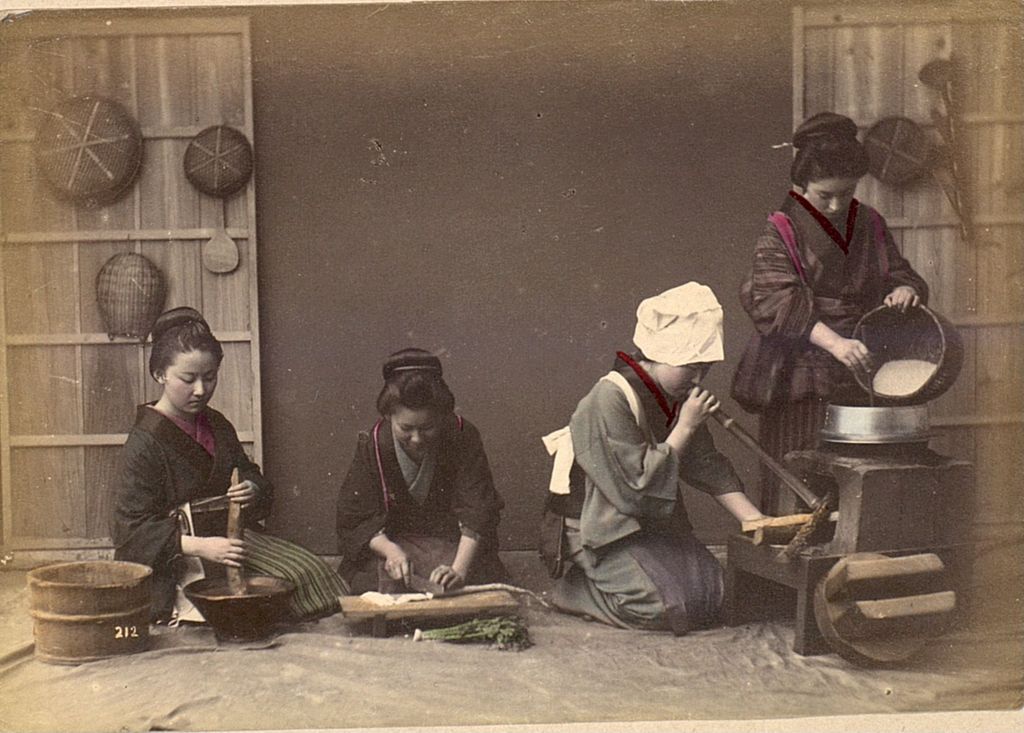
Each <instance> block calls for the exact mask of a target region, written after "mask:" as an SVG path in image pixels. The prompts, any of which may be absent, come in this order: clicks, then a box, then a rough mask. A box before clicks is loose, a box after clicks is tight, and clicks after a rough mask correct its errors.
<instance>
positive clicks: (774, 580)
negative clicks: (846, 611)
mask: <svg viewBox="0 0 1024 733" xmlns="http://www.w3.org/2000/svg"><path fill="white" fill-rule="evenodd" d="M969 549H970V548H969V546H967V545H946V546H942V547H916V548H906V549H901V550H887V551H882V552H879V554H882V555H887V556H889V557H900V556H903V555H917V554H920V553H923V552H933V553H935V554H936V555H938V556H939V557H940V558H941V559H942V561H943V563H944V564H945V566H946V569H947V571H948V572H949V578H950V583H951V586H952V587H953V588H955V589H957V590H958V591H959V590H961V589H963V588H964V586H965V582H964V579H965V573H966V571H967V568H966V566H967V565H968V564H969V560H970V555H969ZM781 551H782V548H781V547H773V546H772V545H755V544H754V543H753V541H752V540H751V539H750V538H749V537H745V536H743V535H733V536H732V537H730V538H729V544H728V558H727V560H726V566H725V603H724V608H723V616H724V619H723V620H724V622H725V625H726V626H739V625H741V624H744V623H748V622H750V621H761V620H764V619H765V618H766V617H767V616H768V615H770V612H769V608H768V606H769V605H771V601H772V600H773V597H774V598H775V599H778V595H777V592H775V591H776V589H778V587H779V586H783V587H786V588H792V589H793V590H795V591H796V604H795V606H796V608H795V611H796V619H795V625H794V626H795V628H794V632H795V633H794V636H793V651H795V652H796V653H797V654H802V655H805V656H809V655H814V654H828V653H829V652H831V651H833V650H832V648H831V647H830V646H829V644H828V642H826V641H825V638H824V637H823V636H822V634H821V631H820V630H819V629H818V624H817V621H816V620H815V618H814V603H813V599H814V590H815V588H817V586H818V583H819V582H820V581H821V579H822V578H824V577H825V576H826V575H827V574H828V571H829V570H831V569H832V566H833V565H835V564H836V563H837V562H839V560H841V559H842V558H843V557H845V556H846V555H845V554H827V555H826V554H813V553H811V552H807V551H805V552H803V553H801V554H798V555H797V556H796V557H794V558H793V559H792V560H791V561H790V562H788V563H780V562H776V560H775V558H776V556H777V555H778V554H779V553H780V552H781ZM958 595H960V594H959V593H958ZM790 603H792V601H790ZM786 605H789V604H786ZM789 608H790V609H792V608H793V607H792V605H789ZM790 613H792V610H790Z"/></svg>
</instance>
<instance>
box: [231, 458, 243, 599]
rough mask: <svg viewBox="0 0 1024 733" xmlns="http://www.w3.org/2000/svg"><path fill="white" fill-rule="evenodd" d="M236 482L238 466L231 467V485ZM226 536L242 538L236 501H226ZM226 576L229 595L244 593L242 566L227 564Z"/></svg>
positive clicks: (239, 506)
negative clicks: (236, 566) (235, 566)
mask: <svg viewBox="0 0 1024 733" xmlns="http://www.w3.org/2000/svg"><path fill="white" fill-rule="evenodd" d="M237 483H238V468H233V469H231V485H232V486H234V485H235V484H237ZM227 536H228V539H229V540H240V539H242V505H241V504H239V503H238V502H236V501H229V502H228V532H227ZM227 576H228V590H230V591H231V595H235V596H241V595H245V576H244V575H243V573H242V568H233V567H230V566H228V568H227Z"/></svg>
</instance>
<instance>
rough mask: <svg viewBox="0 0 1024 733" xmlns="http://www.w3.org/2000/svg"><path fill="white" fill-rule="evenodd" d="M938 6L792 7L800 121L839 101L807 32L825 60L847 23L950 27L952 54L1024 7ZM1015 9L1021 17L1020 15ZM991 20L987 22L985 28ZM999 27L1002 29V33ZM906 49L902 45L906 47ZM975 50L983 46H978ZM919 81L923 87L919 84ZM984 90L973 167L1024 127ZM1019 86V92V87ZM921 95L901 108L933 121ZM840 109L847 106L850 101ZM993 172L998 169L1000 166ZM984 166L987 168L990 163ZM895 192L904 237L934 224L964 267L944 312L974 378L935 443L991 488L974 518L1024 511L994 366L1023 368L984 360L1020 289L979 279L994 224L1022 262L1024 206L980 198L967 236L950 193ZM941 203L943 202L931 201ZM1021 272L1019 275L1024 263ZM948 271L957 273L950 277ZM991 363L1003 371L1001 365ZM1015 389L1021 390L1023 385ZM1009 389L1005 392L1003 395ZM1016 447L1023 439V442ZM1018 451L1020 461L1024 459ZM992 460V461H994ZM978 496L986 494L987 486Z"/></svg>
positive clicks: (951, 399) (934, 254)
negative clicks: (962, 458)
mask: <svg viewBox="0 0 1024 733" xmlns="http://www.w3.org/2000/svg"><path fill="white" fill-rule="evenodd" d="M936 5H937V4H936V3H928V4H920V3H915V2H911V3H905V4H902V5H901V4H892V3H884V4H883V3H875V2H870V0H868V1H865V0H862V1H861V2H858V3H856V4H846V5H839V4H837V3H834V2H829V3H825V2H814V0H808V1H807V2H804V3H801V4H800V5H799V6H796V7H795V8H794V10H793V26H794V27H793V38H794V54H793V81H794V100H793V124H794V127H795V126H796V125H798V124H799V123H800V122H801V121H802V120H803V119H804V117H805V116H806V115H807V114H811V113H812V112H817V111H821V109H819V108H820V107H823V106H824V104H825V102H824V100H826V99H828V98H829V95H830V94H831V95H832V96H831V99H832V100H833V102H834V100H835V91H834V89H835V86H834V85H831V86H828V85H823V82H824V81H825V79H824V77H822V76H821V74H820V73H819V74H818V78H817V79H816V80H812V79H811V74H810V70H808V69H807V68H806V67H805V64H806V63H807V62H806V60H805V49H808V48H810V46H809V45H808V44H809V42H810V41H809V40H808V38H809V36H808V34H817V35H815V37H814V40H815V41H816V43H817V45H816V47H815V58H816V59H818V61H819V62H821V61H822V59H824V60H825V61H827V60H828V58H827V56H823V51H824V48H823V47H822V45H821V39H825V38H830V39H832V41H833V43H834V39H835V38H836V37H837V34H840V33H841V32H846V33H849V32H850V31H852V32H854V33H870V32H871V29H872V28H873V27H891V28H902V29H904V30H903V31H902V32H901V35H902V36H903V39H904V40H903V43H907V41H908V40H909V39H911V38H914V35H913V34H914V33H920V34H921V40H922V41H924V42H925V43H927V42H928V41H927V38H929V37H932V38H937V37H940V36H943V35H944V36H945V39H946V41H947V44H946V45H945V46H944V47H943V49H942V50H941V55H943V56H944V55H945V52H951V53H953V54H958V53H960V54H963V53H966V54H967V55H968V56H970V55H972V51H971V48H973V46H972V47H971V48H968V49H967V50H966V51H964V49H963V48H961V47H960V41H961V40H962V39H961V38H960V36H961V35H972V34H978V33H989V32H995V33H996V34H997V36H998V37H997V38H995V41H1000V40H1003V41H1005V33H1013V32H1015V31H1014V30H1013V29H1015V28H1018V27H1019V26H1018V23H1019V19H1020V17H1021V15H1020V9H1019V7H1014V6H1013V5H1011V4H1009V3H999V2H987V3H983V2H979V3H954V2H950V3H949V4H948V6H945V7H936ZM1014 18H1016V19H1017V20H1016V21H1015V20H1014ZM986 26H989V28H988V29H985V28H986ZM998 28H1003V29H1006V28H1010V30H1009V31H1006V30H1003V31H1000V30H998ZM838 29H845V30H844V31H841V30H838ZM943 29H945V30H943ZM965 31H966V33H965ZM1000 33H1002V34H1003V35H998V34H1000ZM985 38H986V39H987V38H988V36H987V35H986V36H985ZM985 42H986V41H983V42H982V43H985ZM1004 45H1005V44H1004ZM922 48H924V47H922V46H921V45H920V44H919V45H918V46H917V47H916V51H917V55H916V56H921V55H922V54H921V50H922ZM935 51H940V49H935V50H934V51H933V52H935ZM831 53H832V56H833V59H834V56H835V55H836V54H838V53H839V50H838V49H837V48H836V47H835V46H834V45H833V46H832V51H831ZM907 53H908V50H907V48H904V54H907ZM973 53H974V55H976V54H977V52H976V51H974V52H973ZM993 53H994V54H995V58H996V59H1001V60H1004V61H1005V55H1006V49H1005V48H1002V47H1000V46H998V43H997V44H996V45H995V47H994V48H993ZM916 56H915V58H914V59H912V60H911V59H907V57H906V55H905V56H904V64H903V66H904V68H903V70H902V72H901V73H902V75H903V76H904V78H905V79H908V80H910V81H908V82H907V83H911V82H913V84H915V85H916V79H910V74H912V73H913V72H914V71H916V65H918V64H919V63H923V62H924V61H926V60H927V54H926V55H925V58H917V57H916ZM1018 61H1019V60H1018ZM1000 80H1001V81H998V82H997V81H993V84H997V83H1001V84H1002V85H1003V86H1006V85H1007V84H1013V83H1019V79H1015V77H1014V76H1012V75H1011V76H1005V77H1000ZM815 82H816V86H814V87H813V88H809V87H808V84H809V83H815ZM830 84H831V82H830ZM914 88H915V89H916V86H915V87H914ZM905 91H906V90H905ZM977 93H980V94H983V95H986V96H985V101H986V103H985V104H982V105H980V106H978V105H977V104H973V105H971V107H970V108H969V109H966V110H964V114H963V115H962V118H961V121H962V122H963V125H964V128H965V130H966V134H968V135H970V136H971V138H977V139H981V140H984V139H986V138H988V139H990V140H991V138H992V136H993V135H995V136H996V138H995V139H994V140H991V141H990V142H988V143H985V145H987V146H989V147H985V148H984V149H982V148H979V149H978V151H975V152H976V155H975V156H972V161H971V165H972V166H973V167H976V166H978V165H979V160H978V155H977V153H978V152H979V151H980V152H981V153H982V154H988V155H989V156H991V155H992V154H993V153H992V152H991V151H993V150H1002V149H1003V148H1002V147H1001V146H1000V145H999V141H1000V140H1004V139H1006V137H1007V136H1008V135H1009V134H1010V133H1009V132H1007V131H1008V130H1015V129H1019V128H1016V126H1019V125H1020V124H1021V121H1022V120H1021V117H1022V115H1021V114H1020V109H1021V105H1020V104H1019V96H1018V97H1016V99H1017V102H1016V103H1010V104H1007V103H1006V102H1004V96H1002V95H1000V94H998V93H994V92H993V90H991V89H989V88H988V87H987V86H986V87H984V88H982V89H980V90H979V92H977ZM1015 94H1017V95H1019V92H1017V93H1015ZM812 96H813V98H814V99H816V100H817V102H816V103H815V108H814V109H808V108H806V107H805V102H806V100H808V99H809V98H811V97H812ZM922 101H923V100H922V99H921V97H920V96H919V95H916V96H915V98H914V99H913V100H910V99H906V98H905V99H904V101H903V108H902V111H901V112H893V113H894V114H895V113H902V114H904V115H906V116H909V117H911V118H913V119H915V120H916V121H918V123H919V124H920V125H921V126H922V127H924V128H926V129H931V128H932V127H933V125H932V123H931V121H930V120H929V119H921V117H922V115H923V116H924V117H925V118H927V116H928V115H927V111H926V108H924V107H922ZM908 104H909V105H910V106H909V107H908V106H907V105H908ZM833 106H834V105H833ZM922 109H924V111H922ZM836 111H840V112H843V111H844V110H836ZM858 112H860V117H858V115H854V119H855V122H857V123H858V125H859V126H860V127H861V129H862V131H863V130H864V129H866V128H867V127H869V126H870V125H871V124H873V123H874V120H868V119H865V118H864V115H865V114H866V113H865V112H863V111H861V110H858ZM886 114H888V110H886ZM1013 134H1015V135H1016V134H1017V133H1016V132H1014V133H1013ZM1000 136H1002V137H1000ZM1002 154H1003V155H1004V157H1003V158H1002V159H999V158H996V159H994V161H993V162H994V163H995V164H998V165H1002V166H1003V167H1004V168H1005V167H1007V166H1012V165H1014V163H1015V161H1014V160H1013V159H1012V158H1007V157H1005V155H1008V153H1002ZM997 155H998V154H997ZM972 173H973V175H974V176H977V175H979V173H978V171H977V170H974V171H972ZM989 173H991V174H992V175H997V176H998V171H995V172H991V171H990V172H989ZM980 175H982V176H983V177H984V176H985V173H984V171H983V172H982V173H981V174H980ZM923 185H925V186H934V185H935V184H934V183H933V182H930V181H929V182H923ZM874 188H878V187H877V186H876V187H874ZM874 188H872V190H871V191H870V192H864V194H863V195H865V196H866V197H867V198H868V200H872V198H873V197H874V196H875V195H876V194H877V191H875V190H874ZM896 193H897V196H896V200H897V205H896V206H892V207H891V208H890V203H888V202H883V205H884V206H885V207H886V209H887V210H886V211H884V212H883V213H888V214H889V217H888V222H889V225H890V228H891V229H892V230H893V234H894V236H895V237H896V239H897V243H898V244H901V242H902V240H903V239H904V235H905V234H911V233H913V232H915V231H916V230H926V231H928V232H929V234H928V235H927V236H926V237H925V238H922V237H920V236H918V237H916V238H914V246H915V247H917V246H921V245H923V244H925V243H927V248H926V249H924V250H922V252H921V253H920V254H921V255H922V256H926V257H928V258H930V259H931V260H932V261H935V259H936V258H939V257H941V258H943V261H944V262H943V263H939V264H945V266H946V267H949V266H950V265H949V264H948V263H949V262H955V264H954V265H952V266H953V267H955V268H956V271H955V272H954V275H953V276H952V278H951V281H950V282H947V283H946V288H947V290H948V288H949V287H950V286H952V287H953V288H955V291H954V292H956V293H957V294H956V296H955V300H953V301H952V302H954V303H955V304H956V306H955V307H954V308H953V309H952V310H951V311H950V312H947V311H943V312H944V314H945V315H946V316H947V317H948V318H949V319H950V320H951V321H952V322H953V323H954V324H955V325H956V326H957V327H959V328H961V329H964V331H963V333H962V335H963V338H964V343H965V346H966V347H967V353H966V355H965V364H964V374H965V375H966V378H967V379H968V380H970V383H969V384H964V385H959V384H958V385H956V386H955V387H954V389H953V390H951V392H950V393H949V394H947V395H944V397H943V398H940V399H939V400H938V401H936V403H934V404H935V405H936V410H935V412H937V413H939V414H936V415H934V416H933V417H932V419H931V423H932V426H933V427H934V428H936V429H937V432H938V436H939V438H938V439H937V442H939V443H942V445H943V446H945V448H946V449H947V450H952V451H955V452H957V453H958V454H960V453H965V454H969V456H968V457H970V458H971V460H974V461H975V462H976V465H977V467H978V468H977V470H978V487H979V491H982V490H983V489H984V496H985V497H987V498H985V499H984V500H983V501H981V503H979V504H978V507H977V509H978V511H979V516H978V517H977V521H976V525H981V524H985V523H987V522H992V521H994V519H995V518H997V517H1002V516H1011V515H1012V516H1019V515H1020V510H1019V508H1013V507H1016V506H1017V504H1018V502H1016V499H1015V494H1014V493H1013V492H1012V491H1010V490H1009V487H1010V485H1011V484H1012V481H1013V479H1011V478H1010V476H1011V475H1012V474H1013V472H1014V470H1016V469H1014V468H1013V466H1014V465H1019V464H1015V463H1014V458H1013V457H1012V456H1010V455H1009V454H1007V451H1006V446H1007V445H1011V444H1013V440H1014V437H1013V436H1019V435H1021V426H1022V425H1024V411H1021V410H1020V408H1021V399H1020V398H1019V397H1011V396H1010V393H1011V392H1012V391H1013V390H1011V389H1010V386H1009V385H1010V383H1011V382H1008V381H1007V378H1006V377H1005V375H1003V376H1002V377H1000V379H999V380H998V381H999V383H998V384H993V383H991V382H992V379H993V375H994V374H996V373H999V374H1003V372H1005V371H1006V370H1007V369H1009V370H1011V371H1012V370H1014V369H1015V367H1013V366H1012V364H1011V365H1010V366H1008V367H1005V368H1004V367H1000V369H1002V371H999V369H996V368H995V367H994V366H993V365H992V364H987V365H983V364H980V363H979V361H980V360H981V359H990V358H991V351H992V347H993V343H995V341H994V337H993V336H991V335H990V334H992V333H994V331H993V329H999V328H1002V329H1003V331H1002V332H1003V333H1006V334H1013V333H1016V334H1018V336H1019V334H1020V333H1021V331H1020V329H1019V328H1017V330H1016V331H1015V330H1014V327H1019V326H1020V325H1021V324H1022V323H1024V313H1020V312H1013V311H1011V310H1010V309H1011V308H1013V306H1014V303H1015V302H1016V300H1014V299H1013V298H1010V300H1006V299H1005V298H1007V297H1009V296H1010V294H1011V292H1012V289H1011V288H1010V287H1009V286H1008V285H1004V287H1003V288H1002V289H1000V290H999V291H998V292H999V294H998V295H996V296H995V298H994V299H993V298H991V297H990V298H986V299H984V300H983V299H982V292H981V291H980V288H981V287H982V285H981V284H980V283H981V281H982V280H983V279H984V277H982V275H984V274H988V275H989V276H990V278H991V277H999V275H998V272H999V270H998V268H996V269H995V270H993V269H992V268H993V265H994V261H993V257H992V255H991V254H989V253H988V250H987V249H986V248H985V247H986V243H985V242H984V241H983V240H984V238H985V237H986V236H990V234H988V233H987V232H988V230H989V229H990V228H997V227H1006V228H1007V229H1005V230H1003V231H1002V232H997V234H996V239H997V240H1001V241H1002V246H1003V248H1004V249H1003V252H1012V253H1013V254H1014V255H1015V257H1014V260H1015V262H1017V263H1019V261H1020V252H1019V249H1017V248H1020V247H1022V246H1024V241H1022V240H1021V238H1020V229H1019V227H1020V226H1021V222H1020V219H1021V212H1020V209H1019V208H1018V207H1017V206H1014V207H1012V208H1009V209H1007V208H1005V202H1002V203H1001V202H999V201H993V202H990V205H989V206H984V203H985V202H984V200H983V199H981V198H977V199H976V200H975V202H974V203H975V204H976V206H975V213H974V217H973V220H974V225H975V229H974V231H973V232H972V234H973V236H972V239H973V240H977V241H976V242H975V241H972V242H964V241H963V240H962V238H961V237H960V236H959V234H958V232H957V230H958V229H959V221H958V220H957V219H956V218H955V217H953V216H952V215H951V214H952V211H951V209H950V208H949V206H948V205H947V204H946V202H945V200H944V198H943V197H941V196H932V197H930V198H931V201H925V200H924V199H922V198H921V197H920V190H918V193H917V194H916V196H917V197H916V198H915V194H912V193H910V195H908V193H909V192H907V191H896ZM904 200H907V201H909V202H910V203H911V204H912V205H911V206H910V207H908V208H906V209H904V208H903V206H902V205H901V204H902V203H903V202H904ZM935 203H937V204H938V206H939V207H941V208H938V207H937V208H934V209H931V208H929V207H931V206H933V205H934V204H935ZM1006 248H1012V249H1006ZM906 254H907V256H908V257H911V258H913V257H914V256H915V252H913V251H911V252H907V253H906ZM953 258H955V259H953ZM982 267H987V268H988V271H987V273H982V272H981V270H980V269H979V268H982ZM1013 267H1016V265H1014V264H1013V263H1007V272H1006V276H1007V277H1010V276H1013V272H1014V271H1013V269H1012V268H1013ZM1016 272H1017V274H1018V275H1019V270H1018V271H1016ZM946 279H947V280H950V278H946ZM1004 291H1005V293H1004ZM1010 337H1011V338H1016V337H1013V336H1010ZM985 344H987V345H988V346H987V349H988V350H987V351H985V350H983V346H984V345H985ZM1007 347H1008V351H1010V352H1013V353H1015V354H1018V356H1017V357H1007V358H1018V359H1019V352H1020V343H1019V342H1013V343H1009V344H1007ZM1014 363H1016V362H1014ZM982 366H985V368H986V369H987V371H986V370H984V369H981V367H982ZM993 369H996V371H995V372H994V371H993ZM1017 391H1018V392H1019V384H1018V387H1017ZM954 392H956V394H954ZM1001 395H1002V396H1003V397H1004V399H1000V396H1001ZM963 397H968V399H967V400H966V401H963V402H960V401H959V400H961V399H962V398H963ZM942 436H947V437H948V436H957V437H956V440H955V441H954V442H953V443H950V442H949V441H948V439H942ZM1007 441H1010V442H1009V443H1008V442H1007ZM1017 447H1018V448H1019V444H1018V446H1017ZM1004 454H1006V455H1004ZM997 458H998V461H1001V462H999V465H996V464H995V463H994V462H993V461H996V459H997ZM1017 460H1018V461H1019V458H1018V459H1017ZM998 461H997V462H998ZM990 463H991V464H992V465H989V464H990ZM997 486H998V487H1001V488H1000V489H999V490H998V491H995V492H993V491H992V489H993V488H994V487H997ZM979 499H981V495H980V494H979ZM986 512H987V513H986ZM999 521H1001V520H999Z"/></svg>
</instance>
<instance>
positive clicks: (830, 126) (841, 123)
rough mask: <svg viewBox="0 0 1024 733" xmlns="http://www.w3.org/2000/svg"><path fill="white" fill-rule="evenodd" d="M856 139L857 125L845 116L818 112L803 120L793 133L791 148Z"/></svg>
mask: <svg viewBox="0 0 1024 733" xmlns="http://www.w3.org/2000/svg"><path fill="white" fill-rule="evenodd" d="M856 139H857V124H856V123H855V122H854V121H853V120H851V119H850V118H849V117H846V116H845V115H838V114H836V113H835V112H819V113H818V114H816V115H814V116H813V117H809V118H807V119H806V120H804V122H803V124H801V125H800V126H799V127H798V128H796V132H794V133H793V147H794V148H797V149H798V150H799V149H800V148H804V147H807V146H808V145H813V144H815V143H819V142H824V141H826V140H832V141H837V142H839V141H846V140H856Z"/></svg>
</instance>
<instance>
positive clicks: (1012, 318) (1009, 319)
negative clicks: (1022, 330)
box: [950, 313, 1024, 328]
mask: <svg viewBox="0 0 1024 733" xmlns="http://www.w3.org/2000/svg"><path fill="white" fill-rule="evenodd" d="M950 320H951V321H952V322H953V325H954V326H958V327H960V328H987V327H989V326H1016V325H1019V324H1024V316H1022V315H1020V314H1016V313H1015V314H1013V315H1011V314H1009V313H1007V314H1005V315H994V316H977V315H967V316H955V317H950Z"/></svg>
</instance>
